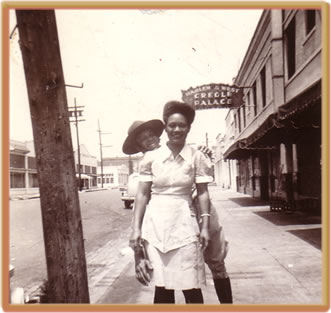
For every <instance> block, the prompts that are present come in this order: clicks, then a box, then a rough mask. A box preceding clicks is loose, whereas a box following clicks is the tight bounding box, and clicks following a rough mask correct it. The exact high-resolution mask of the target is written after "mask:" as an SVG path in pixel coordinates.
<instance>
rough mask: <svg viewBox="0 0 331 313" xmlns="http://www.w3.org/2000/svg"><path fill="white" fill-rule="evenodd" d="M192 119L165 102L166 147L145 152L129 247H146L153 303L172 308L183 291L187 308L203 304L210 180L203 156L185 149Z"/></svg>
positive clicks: (187, 109)
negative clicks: (142, 244) (197, 211)
mask: <svg viewBox="0 0 331 313" xmlns="http://www.w3.org/2000/svg"><path fill="white" fill-rule="evenodd" d="M194 116H195V111H194V109H193V108H192V107H191V106H189V105H188V104H185V103H182V102H177V101H171V102H168V103H167V104H166V105H165V107H164V112H163V120H164V122H165V131H166V133H167V135H168V139H169V141H168V142H167V144H166V145H164V146H163V147H160V148H159V149H156V150H154V151H148V152H146V153H145V155H144V158H143V160H142V161H141V164H140V184H139V187H138V193H137V195H136V203H135V211H134V219H133V230H132V234H131V238H130V245H131V247H133V248H136V247H139V246H140V242H141V240H142V239H144V240H145V242H146V243H147V244H146V250H147V254H148V257H149V259H150V261H151V263H152V266H153V277H154V281H155V286H156V287H155V295H154V303H174V302H175V301H174V290H183V292H184V294H185V299H186V302H187V303H203V297H202V292H201V286H203V285H205V271H204V261H203V255H202V253H203V250H204V249H206V248H207V246H208V240H209V234H208V227H209V217H210V214H209V193H208V187H207V184H208V183H209V182H211V181H212V177H211V175H210V172H209V170H210V167H209V166H208V164H207V160H206V157H205V156H204V154H203V153H202V152H200V151H198V150H196V149H194V148H192V147H190V146H189V145H187V144H186V137H187V135H188V133H189V131H190V127H191V124H192V122H193V120H194ZM193 185H195V186H196V188H197V191H198V199H199V205H200V210H201V219H202V225H201V231H199V225H198V223H197V220H196V217H195V213H194V210H193V207H192V187H193ZM150 193H151V199H150V201H149V196H150ZM148 201H149V203H148ZM147 203H148V207H147V208H146V205H147Z"/></svg>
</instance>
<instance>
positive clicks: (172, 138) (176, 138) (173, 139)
mask: <svg viewBox="0 0 331 313" xmlns="http://www.w3.org/2000/svg"><path fill="white" fill-rule="evenodd" d="M165 131H166V133H167V135H168V138H169V143H170V144H172V145H176V146H182V145H184V144H185V141H186V137H187V134H188V133H189V131H190V125H189V123H188V122H187V119H186V117H185V116H184V115H183V114H180V113H174V114H171V115H170V116H169V117H168V120H167V122H166V125H165Z"/></svg>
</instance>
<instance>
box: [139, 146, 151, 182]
mask: <svg viewBox="0 0 331 313" xmlns="http://www.w3.org/2000/svg"><path fill="white" fill-rule="evenodd" d="M152 178H153V176H152V157H151V153H150V152H146V153H145V154H144V156H143V158H142V160H141V161H140V164H139V181H141V182H150V181H152V180H153V179H152Z"/></svg>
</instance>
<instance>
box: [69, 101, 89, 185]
mask: <svg viewBox="0 0 331 313" xmlns="http://www.w3.org/2000/svg"><path fill="white" fill-rule="evenodd" d="M74 100H75V106H74V107H69V113H70V117H73V118H74V120H73V121H70V122H74V123H75V126H76V140H77V161H78V189H79V191H82V175H81V174H82V170H81V165H80V146H79V131H78V122H83V121H85V120H83V119H81V117H82V114H83V110H82V108H84V106H81V105H80V106H77V103H76V98H75V99H74ZM78 118H80V119H78Z"/></svg>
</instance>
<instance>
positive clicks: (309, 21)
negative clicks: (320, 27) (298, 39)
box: [305, 10, 316, 35]
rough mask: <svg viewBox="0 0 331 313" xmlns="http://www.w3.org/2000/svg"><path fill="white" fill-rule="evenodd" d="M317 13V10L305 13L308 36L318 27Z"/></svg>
mask: <svg viewBox="0 0 331 313" xmlns="http://www.w3.org/2000/svg"><path fill="white" fill-rule="evenodd" d="M315 13H316V11H315V10H306V11H305V22H306V35H308V34H309V33H310V32H311V30H312V29H313V28H314V27H315V25H316V15H315Z"/></svg>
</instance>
